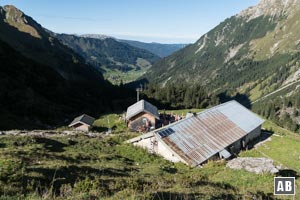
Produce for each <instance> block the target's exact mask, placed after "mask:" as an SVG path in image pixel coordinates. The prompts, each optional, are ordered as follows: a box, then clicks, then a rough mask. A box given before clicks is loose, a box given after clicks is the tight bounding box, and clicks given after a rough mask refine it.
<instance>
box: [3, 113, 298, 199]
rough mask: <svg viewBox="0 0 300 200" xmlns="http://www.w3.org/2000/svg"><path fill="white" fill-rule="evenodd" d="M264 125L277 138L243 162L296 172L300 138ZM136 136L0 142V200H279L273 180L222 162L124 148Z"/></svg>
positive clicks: (15, 138) (21, 138)
mask: <svg viewBox="0 0 300 200" xmlns="http://www.w3.org/2000/svg"><path fill="white" fill-rule="evenodd" d="M110 117H111V118H110ZM118 117H119V116H118V115H107V116H104V117H103V118H102V119H99V120H98V121H96V122H95V124H98V125H101V124H102V123H104V124H105V123H106V122H103V121H102V120H103V119H105V118H110V120H111V123H112V125H113V124H114V125H115V122H114V120H113V119H116V120H117V119H118ZM101 121H102V122H101ZM117 123H119V122H117ZM263 126H264V128H266V129H268V130H272V131H274V134H273V135H272V136H271V139H269V140H268V141H266V142H264V143H263V144H262V145H260V146H259V147H257V148H255V149H252V150H249V151H245V152H243V153H241V156H254V157H257V156H259V157H261V156H263V157H271V158H272V159H274V160H275V162H276V163H278V164H282V165H283V166H284V167H287V169H289V170H285V172H293V171H296V173H297V172H298V170H299V169H298V167H299V166H300V160H299V156H300V153H299V152H300V150H299V140H300V136H299V135H296V134H293V133H291V132H289V131H287V130H285V129H282V128H279V127H278V126H276V125H274V124H273V123H271V122H269V121H267V122H266V123H265V124H264V125H263ZM134 135H135V134H134ZM134 135H132V134H130V133H121V132H119V133H116V134H114V135H111V136H103V135H101V134H99V136H98V137H97V138H88V137H86V136H84V135H80V134H79V135H76V136H52V137H47V138H45V137H35V136H8V135H7V136H0V150H1V151H0V169H1V174H0V186H1V187H0V194H1V198H2V199H10V198H17V197H22V198H24V199H40V198H41V197H42V198H43V199H120V198H121V199H253V198H254V199H275V197H274V196H273V195H272V193H273V175H270V174H263V175H256V174H253V173H250V172H246V171H244V170H231V169H228V168H226V166H225V163H224V162H222V161H219V162H209V163H207V164H206V165H204V166H203V168H193V169H191V168H189V167H188V166H186V165H184V164H181V163H177V164H174V163H170V162H168V161H166V160H164V159H163V158H161V157H158V156H156V155H151V154H148V153H147V152H146V151H145V150H143V149H140V148H137V147H134V146H132V145H130V144H124V143H123V141H125V140H126V139H129V138H131V137H133V136H134ZM287 152H289V153H288V154H289V156H286V155H287ZM298 186H299V185H298ZM298 197H299V193H298V194H297V196H296V198H298ZM1 198H0V199H1ZM276 198H283V197H281V196H277V197H276Z"/></svg>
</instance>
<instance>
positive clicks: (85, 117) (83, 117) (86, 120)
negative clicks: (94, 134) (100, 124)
mask: <svg viewBox="0 0 300 200" xmlns="http://www.w3.org/2000/svg"><path fill="white" fill-rule="evenodd" d="M94 121H95V118H93V117H91V116H89V115H86V114H83V115H80V116H79V117H76V118H75V119H74V120H73V121H72V122H71V124H70V125H69V126H74V125H75V124H77V123H84V124H87V125H89V126H91V125H93V123H94Z"/></svg>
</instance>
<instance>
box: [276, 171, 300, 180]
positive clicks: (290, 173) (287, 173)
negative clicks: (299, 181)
mask: <svg viewBox="0 0 300 200" xmlns="http://www.w3.org/2000/svg"><path fill="white" fill-rule="evenodd" d="M277 175H279V176H282V177H295V178H299V177H300V176H299V175H298V173H297V172H296V171H295V170H292V169H282V170H279V172H278V173H277Z"/></svg>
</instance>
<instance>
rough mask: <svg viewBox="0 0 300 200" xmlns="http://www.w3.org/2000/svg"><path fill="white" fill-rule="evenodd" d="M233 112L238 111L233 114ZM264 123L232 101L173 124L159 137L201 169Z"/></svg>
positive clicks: (187, 160)
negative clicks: (203, 164) (201, 165)
mask: <svg viewBox="0 0 300 200" xmlns="http://www.w3.org/2000/svg"><path fill="white" fill-rule="evenodd" d="M230 109H236V111H235V112H233V111H231V112H230V111H229V110H230ZM234 114H236V115H237V116H233V115H234ZM239 117H240V120H238V118H239ZM262 123H263V120H261V119H260V118H259V117H257V116H255V115H254V114H253V113H252V112H251V111H249V110H247V109H246V108H244V107H243V106H242V105H240V104H239V103H237V102H236V101H230V102H227V103H225V104H221V105H219V106H216V107H213V108H211V109H208V110H206V111H204V112H200V113H198V114H197V116H194V117H190V118H187V119H184V120H182V121H179V122H178V123H176V124H171V125H169V126H167V127H166V128H163V129H160V130H158V131H156V132H155V134H156V135H157V137H160V138H161V141H163V142H164V143H166V144H167V145H168V146H169V147H170V148H171V149H172V150H173V151H174V152H176V153H177V154H178V155H180V157H181V158H182V159H183V160H185V161H186V162H187V163H189V164H190V165H191V166H197V165H199V164H201V163H203V162H204V161H206V160H207V159H209V158H210V157H212V156H213V155H215V154H216V153H218V152H220V151H222V150H223V149H225V148H226V147H228V146H229V145H231V144H233V143H234V142H236V141H237V140H239V139H240V138H242V137H244V136H245V135H247V133H249V132H250V131H251V130H253V129H254V128H256V127H258V126H259V125H261V124H262ZM251 127H253V128H252V129H251ZM250 129H251V130H250ZM246 130H247V131H246Z"/></svg>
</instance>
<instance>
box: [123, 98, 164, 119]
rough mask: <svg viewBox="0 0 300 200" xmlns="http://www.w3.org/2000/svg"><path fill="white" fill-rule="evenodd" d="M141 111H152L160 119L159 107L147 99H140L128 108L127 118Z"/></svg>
mask: <svg viewBox="0 0 300 200" xmlns="http://www.w3.org/2000/svg"><path fill="white" fill-rule="evenodd" d="M141 112H147V113H150V114H152V115H153V116H155V118H157V119H159V114H158V110H157V108H156V107H155V106H154V105H152V104H151V103H149V102H147V101H145V100H140V101H138V102H136V103H135V104H133V105H131V106H129V107H128V108H127V112H126V120H129V119H130V118H132V117H134V116H135V115H137V114H139V113H141Z"/></svg>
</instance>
